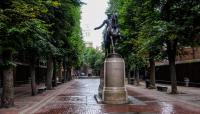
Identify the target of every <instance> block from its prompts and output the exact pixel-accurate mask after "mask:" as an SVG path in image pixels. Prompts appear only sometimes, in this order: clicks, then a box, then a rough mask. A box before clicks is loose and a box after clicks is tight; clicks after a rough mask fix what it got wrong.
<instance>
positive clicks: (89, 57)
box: [83, 48, 104, 70]
mask: <svg viewBox="0 0 200 114" xmlns="http://www.w3.org/2000/svg"><path fill="white" fill-rule="evenodd" d="M103 61H104V55H103V53H102V52H101V51H99V50H96V49H94V48H86V49H85V51H84V56H83V63H84V64H87V65H89V66H90V67H91V68H92V69H94V70H100V68H101V66H102V64H103Z"/></svg>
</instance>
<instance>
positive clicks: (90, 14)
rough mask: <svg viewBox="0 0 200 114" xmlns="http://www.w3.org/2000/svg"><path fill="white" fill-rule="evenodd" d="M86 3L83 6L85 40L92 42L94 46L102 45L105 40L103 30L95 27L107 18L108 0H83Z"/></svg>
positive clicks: (82, 26)
mask: <svg viewBox="0 0 200 114" xmlns="http://www.w3.org/2000/svg"><path fill="white" fill-rule="evenodd" d="M82 2H85V3H86V5H82V7H81V11H82V14H81V28H82V33H83V39H84V41H85V42H92V43H93V47H100V46H101V42H102V41H103V36H102V31H103V29H104V27H102V28H101V29H99V30H94V28H95V27H97V26H99V25H101V24H102V22H103V21H104V20H105V19H106V18H107V16H106V14H105V11H106V8H107V6H108V0H82Z"/></svg>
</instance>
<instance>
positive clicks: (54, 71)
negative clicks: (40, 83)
mask: <svg viewBox="0 0 200 114" xmlns="http://www.w3.org/2000/svg"><path fill="white" fill-rule="evenodd" d="M56 73H57V68H56V60H55V58H54V60H53V80H54V81H53V86H55V87H56V86H57V74H56Z"/></svg>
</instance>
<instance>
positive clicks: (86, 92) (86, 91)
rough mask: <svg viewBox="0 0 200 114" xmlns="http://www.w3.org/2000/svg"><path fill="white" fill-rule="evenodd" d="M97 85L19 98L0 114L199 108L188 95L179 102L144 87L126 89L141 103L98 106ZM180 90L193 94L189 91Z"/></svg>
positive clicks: (84, 82) (154, 113) (164, 112)
mask: <svg viewBox="0 0 200 114" xmlns="http://www.w3.org/2000/svg"><path fill="white" fill-rule="evenodd" d="M98 85H99V79H79V80H78V79H76V80H73V81H71V82H69V83H65V84H62V85H60V86H58V87H56V88H55V90H49V91H47V92H44V93H42V94H39V95H37V96H34V97H32V96H23V95H22V96H21V97H19V96H18V97H17V98H16V100H15V104H16V107H14V108H11V109H0V114H18V113H21V114H31V113H35V114H200V105H198V103H192V102H187V101H189V100H188V99H190V98H189V97H190V95H188V96H187V95H186V94H187V93H186V94H185V95H186V96H185V97H182V98H181V97H180V95H171V94H168V93H163V92H158V91H156V90H149V89H145V88H144V86H138V87H136V86H132V85H127V89H128V93H129V95H130V96H134V97H135V98H136V99H138V100H139V101H140V102H142V103H133V104H124V105H107V104H98V103H97V102H96V101H95V99H94V94H97V93H98ZM183 90H186V91H185V92H188V91H189V90H190V92H192V91H191V89H183ZM197 91H198V89H197V90H195V91H194V92H193V93H194V94H193V95H197V96H196V97H195V98H196V100H198V98H199V96H198V95H199V94H197V93H198V92H197ZM193 97H194V96H193ZM186 98H187V99H186ZM195 98H194V99H195ZM183 99H185V100H183ZM193 102H194V101H193Z"/></svg>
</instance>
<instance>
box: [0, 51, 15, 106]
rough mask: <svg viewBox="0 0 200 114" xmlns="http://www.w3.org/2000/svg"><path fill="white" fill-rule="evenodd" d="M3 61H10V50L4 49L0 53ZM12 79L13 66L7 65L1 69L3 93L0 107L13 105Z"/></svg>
mask: <svg viewBox="0 0 200 114" xmlns="http://www.w3.org/2000/svg"><path fill="white" fill-rule="evenodd" d="M2 59H3V63H4V64H6V63H7V62H11V61H12V51H11V50H5V51H3V53H2ZM13 82H14V80H13V66H11V65H9V66H8V67H6V68H4V69H3V93H2V96H1V106H2V107H7V108H8V107H12V106H14V83H13Z"/></svg>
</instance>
